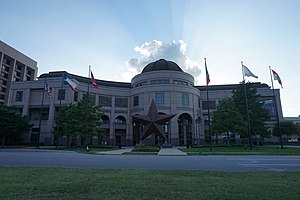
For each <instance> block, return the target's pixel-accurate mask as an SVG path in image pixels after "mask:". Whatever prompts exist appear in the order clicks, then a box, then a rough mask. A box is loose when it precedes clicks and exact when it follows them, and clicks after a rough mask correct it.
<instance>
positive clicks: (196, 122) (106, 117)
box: [8, 59, 283, 146]
mask: <svg viewBox="0 0 300 200" xmlns="http://www.w3.org/2000/svg"><path fill="white" fill-rule="evenodd" d="M66 76H67V77H68V78H69V79H70V80H72V81H73V82H75V83H76V84H77V86H76V90H77V92H73V90H71V89H70V88H69V86H68V85H63V84H62V83H63V77H66ZM45 80H46V81H47V83H48V85H49V87H50V88H51V97H48V96H47V94H45V91H44V82H45ZM96 82H97V84H98V85H99V88H98V89H96V88H94V87H92V85H91V79H90V78H88V77H82V76H78V75H74V74H70V73H68V72H65V71H55V72H49V73H45V74H42V75H40V76H39V78H38V80H36V81H26V82H12V83H11V87H10V95H9V100H8V105H9V106H14V107H17V108H19V109H20V111H21V112H22V114H23V115H28V116H29V117H30V121H31V123H32V124H33V125H34V126H33V128H32V130H31V131H30V132H29V133H26V134H24V135H23V141H24V143H34V142H35V140H36V139H37V138H38V137H37V134H38V133H39V132H40V137H39V138H40V139H39V142H40V144H44V145H53V144H54V136H53V134H52V131H53V126H54V116H55V112H57V111H58V110H59V107H60V106H63V105H67V104H69V103H76V102H78V101H80V99H82V98H83V96H84V95H86V94H87V91H89V95H90V96H91V97H92V99H93V101H94V103H95V105H100V106H101V112H102V113H103V116H102V120H101V122H99V125H100V127H101V128H103V129H104V137H101V138H97V137H96V136H95V137H94V138H93V143H95V144H109V145H116V144H121V145H122V146H132V145H136V144H139V143H140V140H141V133H142V131H143V125H141V124H139V123H137V122H136V121H135V120H134V117H133V116H139V115H146V114H147V113H148V111H149V107H150V104H151V102H152V100H154V102H155V105H156V107H157V110H158V112H159V114H166V115H170V114H174V115H175V116H174V117H173V118H172V119H171V120H170V121H169V122H168V123H166V124H165V125H163V130H164V132H165V135H166V138H167V141H161V140H162V138H159V137H156V136H155V134H152V135H150V136H149V137H148V138H147V139H146V140H145V141H144V142H145V143H146V144H149V145H153V144H157V143H162V142H167V143H169V144H171V145H174V146H185V145H195V144H196V145H197V144H204V143H205V142H207V140H208V138H209V136H208V135H207V129H208V125H207V115H208V110H207V109H208V105H209V107H210V110H211V112H213V111H214V110H215V109H216V106H217V105H218V103H219V102H220V101H221V100H223V99H225V98H228V97H231V96H232V91H233V90H235V89H236V87H237V86H238V84H232V85H212V86H208V94H209V102H208V101H207V98H206V97H207V96H206V89H207V87H206V86H195V85H194V77H193V76H192V75H191V74H188V73H186V72H184V71H183V70H182V69H181V68H180V67H179V66H178V65H177V64H176V63H174V62H172V61H167V60H164V59H160V60H157V61H155V62H151V63H149V64H148V65H146V66H145V67H144V69H143V70H142V72H141V73H140V74H138V75H136V76H134V77H133V78H132V80H131V82H130V83H125V82H115V81H105V80H96ZM251 87H254V88H256V89H257V92H258V94H260V95H261V97H260V100H261V101H262V102H263V103H264V107H265V108H266V109H268V110H269V111H270V112H271V114H272V119H271V120H270V121H269V122H266V123H267V125H269V126H270V127H271V126H273V125H274V124H275V123H276V109H275V103H274V99H276V102H277V110H278V115H279V120H280V121H282V120H283V116H282V109H281V101H280V93H279V90H277V89H276V90H275V97H274V95H273V91H272V90H271V89H270V87H269V86H268V85H267V84H261V83H252V84H251ZM43 97H44V98H43ZM40 113H41V115H40ZM40 119H41V120H40ZM39 127H40V128H41V129H40V131H39ZM79 141H80V140H79V138H77V139H76V138H75V139H74V141H73V144H78V142H79ZM65 142H66V138H64V137H60V139H59V144H65Z"/></svg>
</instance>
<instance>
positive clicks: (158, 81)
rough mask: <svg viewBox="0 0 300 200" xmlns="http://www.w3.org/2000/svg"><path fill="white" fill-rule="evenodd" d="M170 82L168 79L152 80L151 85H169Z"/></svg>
mask: <svg viewBox="0 0 300 200" xmlns="http://www.w3.org/2000/svg"><path fill="white" fill-rule="evenodd" d="M168 83H170V81H169V80H168V79H161V80H151V81H150V84H151V85H153V84H168Z"/></svg>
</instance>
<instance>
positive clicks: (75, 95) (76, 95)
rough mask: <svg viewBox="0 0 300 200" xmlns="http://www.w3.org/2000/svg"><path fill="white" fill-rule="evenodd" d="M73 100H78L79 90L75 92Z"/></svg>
mask: <svg viewBox="0 0 300 200" xmlns="http://www.w3.org/2000/svg"><path fill="white" fill-rule="evenodd" d="M73 100H74V101H75V102H77V101H78V92H74V97H73Z"/></svg>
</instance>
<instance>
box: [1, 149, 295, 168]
mask: <svg viewBox="0 0 300 200" xmlns="http://www.w3.org/2000/svg"><path fill="white" fill-rule="evenodd" d="M0 166H43V167H67V168H101V169H152V170H209V171H231V172H250V171H275V172H282V171H289V172H300V156H154V155H144V156H142V155H93V154H82V153H76V152H56V151H46V150H14V149H2V150H0Z"/></svg>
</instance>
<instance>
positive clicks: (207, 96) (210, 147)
mask: <svg viewBox="0 0 300 200" xmlns="http://www.w3.org/2000/svg"><path fill="white" fill-rule="evenodd" d="M204 62H205V70H206V99H207V112H208V134H209V151H212V141H211V126H210V106H209V95H208V82H207V65H206V58H204Z"/></svg>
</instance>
